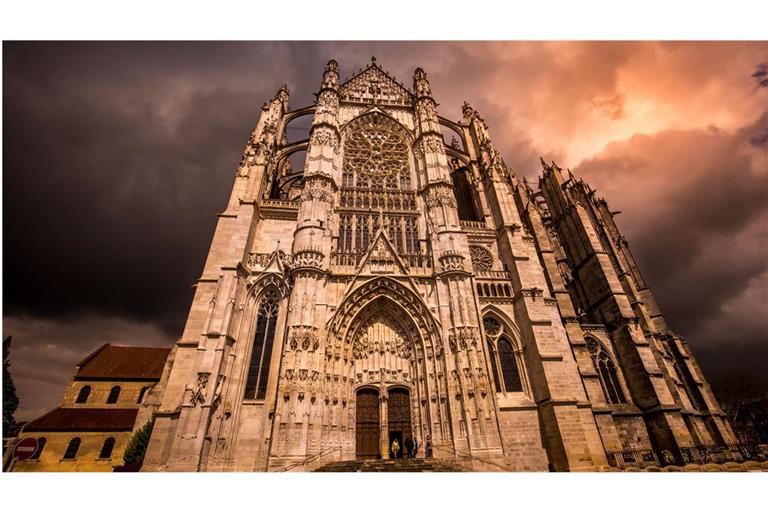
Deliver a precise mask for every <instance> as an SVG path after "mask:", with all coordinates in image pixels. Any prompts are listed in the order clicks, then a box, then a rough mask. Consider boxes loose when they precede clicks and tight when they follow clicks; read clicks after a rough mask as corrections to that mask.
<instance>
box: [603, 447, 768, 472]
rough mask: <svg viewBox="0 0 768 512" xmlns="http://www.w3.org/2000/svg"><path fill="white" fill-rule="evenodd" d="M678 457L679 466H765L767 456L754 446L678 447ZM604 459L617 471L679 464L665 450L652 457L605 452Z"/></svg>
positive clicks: (648, 453)
mask: <svg viewBox="0 0 768 512" xmlns="http://www.w3.org/2000/svg"><path fill="white" fill-rule="evenodd" d="M680 453H681V455H682V457H683V465H688V464H725V463H726V462H736V463H739V462H746V461H749V460H753V461H756V462H765V461H766V460H768V454H766V453H765V452H764V451H763V450H762V449H761V448H760V446H758V445H756V444H741V443H739V444H724V445H697V446H681V447H680ZM606 456H607V457H608V464H610V465H611V466H613V467H616V468H619V469H625V468H640V469H642V468H647V467H650V466H670V465H677V464H678V463H679V461H676V460H675V458H674V457H673V455H672V452H670V451H669V450H662V452H661V453H656V452H655V451H654V450H652V449H650V448H641V449H635V450H621V451H616V452H607V453H606Z"/></svg>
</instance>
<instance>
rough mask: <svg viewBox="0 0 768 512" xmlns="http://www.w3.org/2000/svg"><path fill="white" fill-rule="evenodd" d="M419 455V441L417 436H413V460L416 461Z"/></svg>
mask: <svg viewBox="0 0 768 512" xmlns="http://www.w3.org/2000/svg"><path fill="white" fill-rule="evenodd" d="M418 454H419V440H418V439H416V436H413V458H414V459H415V458H416V456H417V455H418Z"/></svg>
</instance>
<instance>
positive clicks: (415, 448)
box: [390, 436, 432, 459]
mask: <svg viewBox="0 0 768 512" xmlns="http://www.w3.org/2000/svg"><path fill="white" fill-rule="evenodd" d="M403 444H404V445H405V450H406V454H405V458H406V459H415V458H416V455H418V453H419V448H420V447H421V445H420V444H419V440H418V439H416V437H415V436H414V437H413V439H411V436H407V437H406V438H405V442H404V443H403ZM424 449H425V450H426V457H427V458H428V459H431V458H432V436H427V441H426V443H425V446H424ZM390 451H391V452H392V458H393V459H399V458H401V456H400V442H399V441H398V440H397V438H394V439H393V440H392V445H391V446H390Z"/></svg>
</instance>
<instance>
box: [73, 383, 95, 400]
mask: <svg viewBox="0 0 768 512" xmlns="http://www.w3.org/2000/svg"><path fill="white" fill-rule="evenodd" d="M90 395H91V386H83V387H81V388H80V392H79V393H78V394H77V399H76V400H75V403H76V404H84V403H86V402H87V401H88V397H89V396H90Z"/></svg>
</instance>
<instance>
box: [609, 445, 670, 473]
mask: <svg viewBox="0 0 768 512" xmlns="http://www.w3.org/2000/svg"><path fill="white" fill-rule="evenodd" d="M606 457H607V458H608V464H609V465H610V466H613V467H615V468H619V469H625V468H647V467H650V466H659V458H658V457H657V456H656V454H655V453H654V452H653V450H651V449H650V448H640V449H632V450H621V451H618V452H607V453H606Z"/></svg>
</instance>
